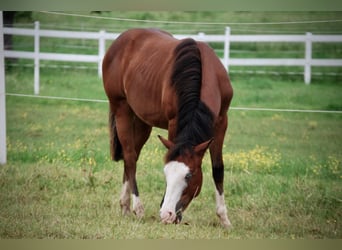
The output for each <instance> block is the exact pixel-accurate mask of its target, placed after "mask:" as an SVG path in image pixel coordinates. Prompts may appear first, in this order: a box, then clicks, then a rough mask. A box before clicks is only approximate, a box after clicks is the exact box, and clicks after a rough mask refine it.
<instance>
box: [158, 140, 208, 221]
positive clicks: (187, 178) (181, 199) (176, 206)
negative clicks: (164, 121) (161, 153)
mask: <svg viewBox="0 0 342 250" xmlns="http://www.w3.org/2000/svg"><path fill="white" fill-rule="evenodd" d="M159 139H160V140H161V142H162V143H163V144H164V146H165V147H166V148H167V149H168V153H167V154H166V164H165V166H164V174H165V178H166V191H165V195H164V197H163V200H162V202H161V205H160V207H161V208H160V218H161V220H162V222H164V223H179V222H180V221H181V220H182V212H183V211H184V210H185V209H186V208H187V207H188V205H189V204H190V202H191V201H192V199H193V198H195V197H196V196H197V195H198V194H199V193H200V191H201V187H202V168H201V165H202V159H203V156H204V153H205V151H206V150H207V148H208V147H209V145H210V143H211V141H212V139H211V140H208V141H206V142H203V143H201V144H199V145H196V146H194V147H193V148H192V149H190V150H185V151H184V152H183V153H182V154H179V155H178V156H177V157H176V158H174V159H172V160H170V158H169V157H168V155H169V153H170V152H171V151H173V150H174V149H175V144H174V143H173V142H171V141H169V140H166V139H165V138H163V137H161V136H159Z"/></svg>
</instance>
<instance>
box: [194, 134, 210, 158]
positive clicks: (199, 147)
mask: <svg viewBox="0 0 342 250" xmlns="http://www.w3.org/2000/svg"><path fill="white" fill-rule="evenodd" d="M213 140H214V139H213V138H211V139H210V140H208V141H205V142H202V143H201V144H198V145H197V146H195V147H194V152H195V153H196V154H198V155H200V156H203V155H204V153H205V151H206V150H207V149H208V148H209V146H210V143H211V142H212V141H213Z"/></svg>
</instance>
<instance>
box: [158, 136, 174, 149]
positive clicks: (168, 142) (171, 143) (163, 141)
mask: <svg viewBox="0 0 342 250" xmlns="http://www.w3.org/2000/svg"><path fill="white" fill-rule="evenodd" d="M158 138H159V140H160V141H161V142H162V143H163V144H164V146H165V147H166V148H167V149H170V148H172V147H173V146H174V145H175V144H174V143H173V142H172V141H169V140H166V139H165V138H163V137H162V136H160V135H158Z"/></svg>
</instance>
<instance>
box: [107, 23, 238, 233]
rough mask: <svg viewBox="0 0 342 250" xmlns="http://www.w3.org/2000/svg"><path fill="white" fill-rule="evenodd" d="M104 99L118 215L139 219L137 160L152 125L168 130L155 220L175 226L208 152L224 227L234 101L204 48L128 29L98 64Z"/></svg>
mask: <svg viewBox="0 0 342 250" xmlns="http://www.w3.org/2000/svg"><path fill="white" fill-rule="evenodd" d="M102 74H103V84H104V89H105V92H106V94H107V97H108V99H109V110H110V111H109V130H110V148H111V156H112V159H113V160H115V161H119V160H121V159H123V161H124V176H123V188H122V193H121V196H120V205H121V209H122V212H123V214H127V213H129V212H130V196H131V194H132V198H133V212H134V213H135V214H136V216H137V217H139V218H140V217H142V216H143V214H144V208H143V205H142V202H141V200H140V199H139V192H138V186H137V181H136V162H137V160H138V157H139V154H140V151H141V149H142V147H143V145H144V144H145V142H146V141H147V139H148V137H149V135H150V133H151V130H152V127H159V128H163V129H168V139H165V138H162V137H161V136H159V138H160V140H161V142H162V143H163V144H164V146H165V147H166V148H167V149H168V151H167V154H166V157H165V166H164V174H165V178H166V191H165V195H164V198H163V200H162V203H161V209H160V218H161V221H162V222H164V223H179V222H180V221H181V219H182V212H183V211H184V210H185V209H186V208H187V206H188V205H189V203H190V202H191V200H192V199H193V198H194V197H196V196H197V195H198V194H199V193H200V191H201V186H202V169H201V165H202V158H203V156H204V154H205V152H206V150H207V148H209V151H210V156H211V162H212V173H213V179H214V182H215V187H216V192H215V195H216V214H217V215H218V216H219V218H220V221H221V224H222V225H223V226H224V227H229V226H230V221H229V219H228V216H227V209H226V205H225V202H224V195H223V176H224V170H223V160H222V145H223V141H224V136H225V132H226V129H227V125H228V118H227V111H228V108H229V105H230V102H231V99H232V96H233V89H232V86H231V84H230V80H229V78H228V74H227V72H226V70H225V68H224V67H223V65H222V63H221V62H220V60H219V59H218V57H217V56H216V54H215V53H214V51H213V50H212V49H211V48H210V47H209V46H208V45H206V44H205V43H202V42H196V41H194V40H193V39H190V38H187V39H183V40H178V39H175V38H174V37H172V35H171V34H169V33H167V32H164V31H161V30H156V29H131V30H128V31H126V32H124V33H122V34H121V35H120V36H119V37H118V38H117V39H116V40H115V41H114V42H113V44H112V45H111V46H110V48H109V49H108V51H107V52H106V55H105V57H104V60H103V66H102Z"/></svg>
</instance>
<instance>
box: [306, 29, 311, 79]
mask: <svg viewBox="0 0 342 250" xmlns="http://www.w3.org/2000/svg"><path fill="white" fill-rule="evenodd" d="M311 37H312V34H311V33H310V32H307V33H306V39H305V66H304V82H305V84H310V82H311V59H312V39H311Z"/></svg>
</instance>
